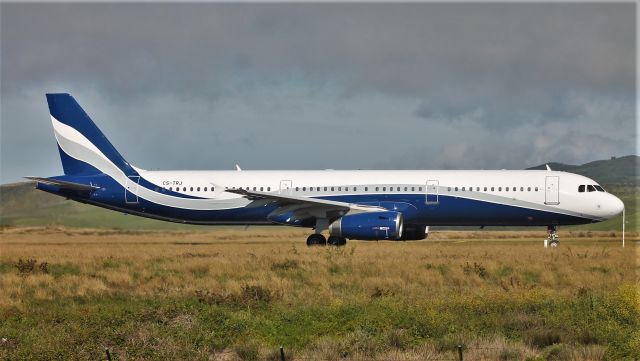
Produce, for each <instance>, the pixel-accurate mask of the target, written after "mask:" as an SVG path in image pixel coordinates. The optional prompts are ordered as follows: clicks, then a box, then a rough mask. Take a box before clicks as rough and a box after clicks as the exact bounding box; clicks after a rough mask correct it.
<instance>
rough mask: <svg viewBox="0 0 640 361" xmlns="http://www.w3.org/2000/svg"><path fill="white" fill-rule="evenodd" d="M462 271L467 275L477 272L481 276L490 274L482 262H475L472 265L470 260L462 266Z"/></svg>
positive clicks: (485, 276) (484, 276)
mask: <svg viewBox="0 0 640 361" xmlns="http://www.w3.org/2000/svg"><path fill="white" fill-rule="evenodd" d="M462 271H463V272H464V274H465V275H467V276H469V275H471V274H476V275H477V276H478V277H480V278H487V277H488V276H489V272H488V271H487V269H486V268H485V267H484V266H483V265H482V263H476V262H473V266H471V265H470V264H469V262H466V263H465V264H464V266H462Z"/></svg>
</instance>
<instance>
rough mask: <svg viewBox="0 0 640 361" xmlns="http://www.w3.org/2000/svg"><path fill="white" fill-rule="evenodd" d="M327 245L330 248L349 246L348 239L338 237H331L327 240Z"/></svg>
mask: <svg viewBox="0 0 640 361" xmlns="http://www.w3.org/2000/svg"><path fill="white" fill-rule="evenodd" d="M327 244H328V245H330V246H338V247H339V246H344V245H345V244H347V239H346V238H344V237H336V236H331V237H329V238H328V239H327Z"/></svg>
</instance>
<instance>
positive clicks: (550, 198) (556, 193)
mask: <svg viewBox="0 0 640 361" xmlns="http://www.w3.org/2000/svg"><path fill="white" fill-rule="evenodd" d="M544 189H545V194H544V203H545V204H551V205H555V204H560V177H559V176H551V175H550V176H547V178H546V181H545V187H544Z"/></svg>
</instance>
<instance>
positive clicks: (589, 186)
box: [587, 184, 596, 192]
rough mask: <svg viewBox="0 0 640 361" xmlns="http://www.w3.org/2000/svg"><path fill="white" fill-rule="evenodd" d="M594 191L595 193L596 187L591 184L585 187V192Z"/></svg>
mask: <svg viewBox="0 0 640 361" xmlns="http://www.w3.org/2000/svg"><path fill="white" fill-rule="evenodd" d="M595 191H596V187H594V186H592V185H591V184H589V185H588V186H587V192H595Z"/></svg>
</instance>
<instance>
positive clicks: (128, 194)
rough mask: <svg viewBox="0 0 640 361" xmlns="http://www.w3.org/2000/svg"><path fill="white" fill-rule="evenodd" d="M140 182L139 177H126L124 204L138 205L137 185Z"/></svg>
mask: <svg viewBox="0 0 640 361" xmlns="http://www.w3.org/2000/svg"><path fill="white" fill-rule="evenodd" d="M139 182H140V177H139V176H129V177H127V182H126V183H125V189H124V201H125V202H126V203H138V183H139Z"/></svg>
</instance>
